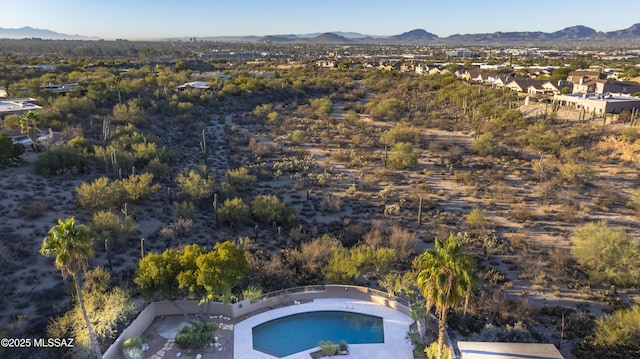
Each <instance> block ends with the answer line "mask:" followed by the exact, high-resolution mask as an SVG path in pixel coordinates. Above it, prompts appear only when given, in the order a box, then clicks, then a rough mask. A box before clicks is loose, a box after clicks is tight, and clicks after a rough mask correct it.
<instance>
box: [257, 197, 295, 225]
mask: <svg viewBox="0 0 640 359" xmlns="http://www.w3.org/2000/svg"><path fill="white" fill-rule="evenodd" d="M251 213H252V214H253V216H254V218H255V219H256V220H257V221H258V222H261V223H267V224H271V223H272V222H274V221H275V222H276V223H278V224H279V225H282V226H285V227H290V226H292V225H294V224H295V223H296V222H297V218H296V210H295V208H294V207H293V206H291V205H289V204H287V203H284V202H282V201H281V200H280V199H279V198H278V197H276V196H274V195H272V194H266V195H258V196H257V197H256V198H254V199H253V201H252V202H251Z"/></svg>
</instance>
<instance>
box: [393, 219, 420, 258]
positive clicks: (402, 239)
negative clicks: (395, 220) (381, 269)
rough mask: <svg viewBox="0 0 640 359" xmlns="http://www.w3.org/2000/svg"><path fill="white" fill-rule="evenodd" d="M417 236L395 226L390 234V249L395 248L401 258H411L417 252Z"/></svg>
mask: <svg viewBox="0 0 640 359" xmlns="http://www.w3.org/2000/svg"><path fill="white" fill-rule="evenodd" d="M415 245H416V235H415V233H412V232H410V231H409V230H407V229H404V228H402V227H400V226H399V225H395V226H393V227H391V232H390V233H389V244H388V247H390V248H393V249H394V250H395V251H396V253H398V256H399V257H400V258H409V257H410V256H411V255H412V254H414V252H415Z"/></svg>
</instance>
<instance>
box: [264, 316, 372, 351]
mask: <svg viewBox="0 0 640 359" xmlns="http://www.w3.org/2000/svg"><path fill="white" fill-rule="evenodd" d="M252 331H253V349H254V350H258V351H261V352H263V353H267V354H269V355H273V356H275V357H278V358H282V357H285V356H287V355H291V354H294V353H298V352H301V351H304V350H308V349H311V348H314V347H317V346H318V343H319V342H320V341H325V340H330V341H332V342H333V343H339V342H341V341H345V342H347V344H371V343H384V329H383V325H382V318H380V317H376V316H372V315H366V314H360V313H351V312H341V311H319V312H308V313H299V314H293V315H290V316H287V317H282V318H278V319H274V320H271V321H269V322H266V323H262V324H260V325H258V326H256V327H254V328H253V329H252Z"/></svg>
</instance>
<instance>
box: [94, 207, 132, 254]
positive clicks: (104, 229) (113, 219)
mask: <svg viewBox="0 0 640 359" xmlns="http://www.w3.org/2000/svg"><path fill="white" fill-rule="evenodd" d="M91 230H92V231H93V233H95V234H96V235H97V236H98V238H100V239H101V240H109V241H110V245H112V246H113V243H114V242H120V243H124V242H126V240H128V239H130V238H131V237H132V236H133V235H134V234H136V233H137V232H138V228H137V227H136V225H135V224H134V223H133V219H132V218H131V217H130V216H129V217H125V218H124V219H122V218H121V217H120V216H119V215H117V214H115V213H113V212H112V211H99V212H96V213H94V214H93V220H92V222H91Z"/></svg>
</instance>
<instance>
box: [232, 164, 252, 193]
mask: <svg viewBox="0 0 640 359" xmlns="http://www.w3.org/2000/svg"><path fill="white" fill-rule="evenodd" d="M226 175H227V178H228V179H229V183H231V185H233V186H234V187H236V188H239V189H247V188H248V187H250V186H251V185H253V184H254V183H256V181H257V180H258V179H257V178H256V176H254V175H252V174H250V173H249V169H247V168H246V167H240V168H236V169H228V170H227V173H226Z"/></svg>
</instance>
